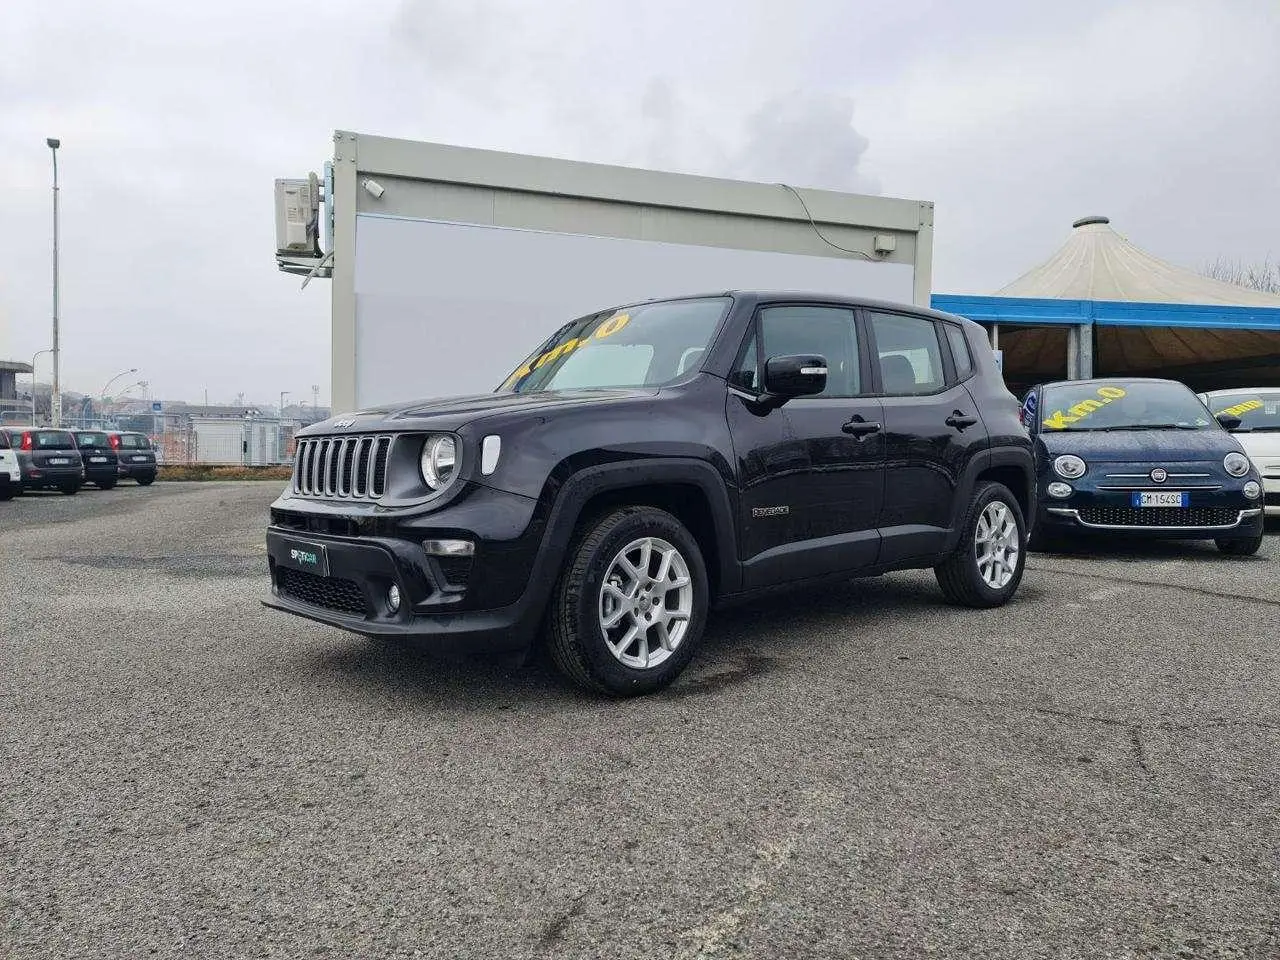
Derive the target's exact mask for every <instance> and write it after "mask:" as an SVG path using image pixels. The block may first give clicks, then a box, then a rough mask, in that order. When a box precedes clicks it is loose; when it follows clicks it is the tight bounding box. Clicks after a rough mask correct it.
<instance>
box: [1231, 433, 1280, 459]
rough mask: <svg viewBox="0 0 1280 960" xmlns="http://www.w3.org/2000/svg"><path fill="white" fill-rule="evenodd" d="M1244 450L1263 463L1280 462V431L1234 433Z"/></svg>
mask: <svg viewBox="0 0 1280 960" xmlns="http://www.w3.org/2000/svg"><path fill="white" fill-rule="evenodd" d="M1232 436H1233V437H1235V438H1236V439H1237V440H1238V441H1240V446H1242V447H1244V452H1245V453H1247V454H1248V455H1249V456H1250V458H1252V459H1253V460H1255V461H1258V462H1262V463H1268V464H1270V463H1276V464H1280V433H1249V432H1247V431H1245V432H1242V433H1233V434H1232Z"/></svg>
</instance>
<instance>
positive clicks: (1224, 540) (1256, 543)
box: [1213, 533, 1263, 557]
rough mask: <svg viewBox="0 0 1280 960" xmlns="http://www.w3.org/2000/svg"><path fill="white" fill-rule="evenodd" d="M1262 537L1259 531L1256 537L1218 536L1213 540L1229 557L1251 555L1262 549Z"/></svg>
mask: <svg viewBox="0 0 1280 960" xmlns="http://www.w3.org/2000/svg"><path fill="white" fill-rule="evenodd" d="M1262 537H1263V535H1262V534H1261V533H1260V534H1258V535H1257V536H1256V537H1244V538H1243V539H1242V538H1240V537H1218V538H1217V539H1216V540H1214V541H1213V542H1214V543H1216V544H1217V545H1218V549H1219V550H1221V551H1222V552H1223V553H1225V554H1226V555H1227V556H1229V557H1252V556H1253V555H1254V554H1255V553H1257V552H1258V551H1259V550H1260V549H1262Z"/></svg>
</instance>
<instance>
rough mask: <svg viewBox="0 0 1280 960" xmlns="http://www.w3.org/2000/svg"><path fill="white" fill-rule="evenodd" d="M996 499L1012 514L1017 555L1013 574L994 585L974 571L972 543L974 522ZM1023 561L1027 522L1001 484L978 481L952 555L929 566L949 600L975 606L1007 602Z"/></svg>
mask: <svg viewBox="0 0 1280 960" xmlns="http://www.w3.org/2000/svg"><path fill="white" fill-rule="evenodd" d="M996 501H999V502H1001V503H1003V504H1004V506H1005V507H1006V508H1007V509H1008V510H1009V512H1010V513H1011V514H1012V516H1013V519H1014V522H1015V523H1016V524H1017V528H1018V555H1017V558H1016V559H1015V560H1014V564H1013V566H1014V570H1013V576H1012V577H1011V578H1010V579H1009V582H1008V583H1006V584H1005V585H1004V586H1002V587H999V588H996V587H993V586H991V585H990V584H988V583H987V582H986V580H984V579H983V577H982V574H981V573H980V572H979V570H978V551H977V543H976V542H975V539H974V538H975V534H976V532H977V527H978V521H979V519H980V518H981V517H982V514H983V511H984V510H986V509H987V507H988V506H989V505H990V504H992V503H994V502H996ZM1026 564H1027V524H1026V520H1025V519H1024V518H1023V515H1022V508H1021V507H1020V506H1018V499H1017V497H1015V496H1014V495H1013V493H1012V492H1011V491H1010V490H1009V488H1008V487H1006V486H1005V485H1004V484H1002V483H993V482H990V481H982V482H980V483H979V484H978V485H977V487H976V488H975V489H974V491H973V499H972V500H971V501H970V503H969V509H968V511H967V512H966V513H965V519H964V523H963V524H962V525H961V528H960V542H959V543H958V544H957V545H956V549H955V550H954V551H953V552H952V554H951V555H950V556H949V557H947V558H946V559H945V560H943V561H942V562H941V563H940V564H938V565H937V566H936V567H934V568H933V572H934V575H935V576H936V577H937V578H938V586H939V587H941V588H942V595H943V596H944V597H946V598H947V600H948V601H950V602H951V603H955V604H959V605H960V606H965V607H976V608H979V609H982V608H987V607H999V606H1002V605H1003V604H1005V603H1007V602H1008V601H1009V599H1010V598H1011V597H1012V596H1013V595H1014V593H1015V592H1017V589H1018V584H1020V583H1021V582H1022V573H1023V571H1024V570H1025V569H1026Z"/></svg>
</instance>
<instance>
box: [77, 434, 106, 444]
mask: <svg viewBox="0 0 1280 960" xmlns="http://www.w3.org/2000/svg"><path fill="white" fill-rule="evenodd" d="M76 444H77V445H79V446H81V447H106V446H109V444H108V442H107V435H106V434H105V433H77V434H76Z"/></svg>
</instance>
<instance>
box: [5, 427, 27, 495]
mask: <svg viewBox="0 0 1280 960" xmlns="http://www.w3.org/2000/svg"><path fill="white" fill-rule="evenodd" d="M21 489H22V471H21V470H20V469H19V467H18V455H17V454H16V453H14V452H13V446H12V444H10V442H9V436H8V434H6V433H5V432H4V431H3V430H0V500H12V499H13V495H14V494H15V493H17V492H18V491H19V490H21Z"/></svg>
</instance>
